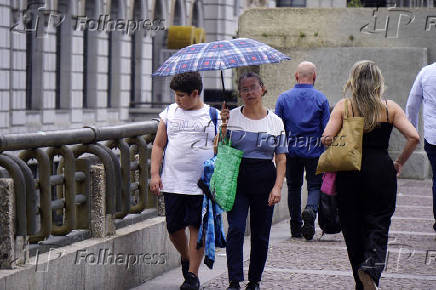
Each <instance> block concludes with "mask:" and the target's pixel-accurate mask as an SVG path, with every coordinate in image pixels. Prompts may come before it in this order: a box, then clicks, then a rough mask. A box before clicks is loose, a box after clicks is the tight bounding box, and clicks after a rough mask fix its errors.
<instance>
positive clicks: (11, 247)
mask: <svg viewBox="0 0 436 290" xmlns="http://www.w3.org/2000/svg"><path fill="white" fill-rule="evenodd" d="M15 220H16V213H15V193H14V181H13V179H9V178H7V179H6V178H2V179H0V269H13V268H14V267H15V266H16V265H19V264H25V263H26V262H27V261H28V259H29V248H28V245H29V239H28V237H27V236H15Z"/></svg>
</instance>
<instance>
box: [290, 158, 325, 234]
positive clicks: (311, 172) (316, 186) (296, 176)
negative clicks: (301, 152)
mask: <svg viewBox="0 0 436 290" xmlns="http://www.w3.org/2000/svg"><path fill="white" fill-rule="evenodd" d="M318 159H319V158H302V157H291V156H289V155H287V156H286V182H287V184H288V207H289V214H290V216H291V230H292V231H293V232H294V231H297V232H298V231H300V228H301V226H302V224H303V221H302V219H301V186H302V185H303V176H304V170H306V180H307V192H308V197H307V205H306V208H308V207H309V208H312V209H313V211H314V212H315V213H316V212H318V203H319V196H320V193H321V183H322V175H321V174H318V175H315V172H316V167H317V166H318Z"/></svg>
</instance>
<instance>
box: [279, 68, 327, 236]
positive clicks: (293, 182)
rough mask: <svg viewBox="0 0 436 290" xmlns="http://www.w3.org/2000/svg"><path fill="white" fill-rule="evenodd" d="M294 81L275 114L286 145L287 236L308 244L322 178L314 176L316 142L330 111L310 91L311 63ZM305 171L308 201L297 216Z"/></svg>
mask: <svg viewBox="0 0 436 290" xmlns="http://www.w3.org/2000/svg"><path fill="white" fill-rule="evenodd" d="M295 80H296V82H297V84H296V85H295V86H294V87H293V88H292V89H290V90H288V91H286V92H284V93H282V94H281V95H280V96H279V98H278V100H277V103H276V111H275V113H276V114H277V116H279V117H280V118H282V120H283V123H284V124H285V131H286V136H287V138H288V141H289V153H288V154H287V155H286V182H287V184H288V207H289V214H290V216H291V220H290V227H291V236H292V237H294V238H300V237H301V236H302V235H303V236H304V238H305V239H306V240H311V239H312V238H313V235H314V234H315V218H316V214H317V212H318V203H319V197H320V192H321V183H322V175H316V174H315V172H316V167H317V166H318V159H319V156H320V155H321V154H322V152H323V151H324V146H322V144H321V141H320V139H321V135H322V133H323V131H324V128H325V126H326V125H327V122H328V120H329V118H330V107H329V102H328V100H327V98H326V97H325V96H324V95H323V93H321V92H320V91H318V90H316V89H315V88H314V87H313V85H314V83H315V80H316V67H315V65H314V64H313V63H311V62H308V61H303V62H302V63H300V64H299V65H298V67H297V71H296V72H295ZM305 170H306V180H307V193H308V197H307V204H306V207H305V209H304V211H303V213H301V186H302V185H303V176H304V171H305ZM303 221H304V225H303Z"/></svg>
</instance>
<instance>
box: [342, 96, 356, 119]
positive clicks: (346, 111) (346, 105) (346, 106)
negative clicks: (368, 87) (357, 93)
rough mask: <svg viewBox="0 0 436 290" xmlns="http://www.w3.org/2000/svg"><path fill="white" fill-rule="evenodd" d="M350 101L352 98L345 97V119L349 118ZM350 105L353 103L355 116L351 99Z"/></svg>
mask: <svg viewBox="0 0 436 290" xmlns="http://www.w3.org/2000/svg"><path fill="white" fill-rule="evenodd" d="M349 101H350V99H348V98H347V99H345V105H344V106H345V108H344V109H345V118H344V119H347V118H348V102H349ZM350 105H351V113H352V114H353V117H354V109H353V102H351V101H350Z"/></svg>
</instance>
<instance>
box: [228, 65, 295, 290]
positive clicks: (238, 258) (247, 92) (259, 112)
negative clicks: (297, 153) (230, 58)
mask: <svg viewBox="0 0 436 290" xmlns="http://www.w3.org/2000/svg"><path fill="white" fill-rule="evenodd" d="M238 90H239V94H240V96H241V98H242V100H243V102H244V105H243V106H240V107H237V108H235V109H233V110H232V111H230V112H229V110H228V109H223V110H222V112H221V118H222V121H223V127H224V128H223V129H224V132H223V133H224V134H227V135H228V136H229V138H230V139H231V141H232V146H233V147H235V148H236V149H239V150H242V151H244V155H243V158H242V161H241V165H240V169H239V176H238V185H237V192H236V197H235V202H234V205H233V208H232V210H231V211H229V212H228V213H227V219H228V223H229V229H228V233H227V248H226V250H227V269H228V275H229V281H230V286H229V288H227V289H230V290H232V289H240V286H239V282H240V281H243V280H244V272H243V255H242V249H243V243H244V232H245V222H246V219H247V215H248V209H249V208H250V227H251V253H250V267H249V271H248V280H249V283H248V284H247V287H246V289H259V282H260V281H261V278H262V272H263V269H264V266H265V262H266V258H267V252H268V242H269V234H270V230H271V223H272V215H273V210H274V205H275V204H276V203H278V202H280V199H281V189H282V184H283V180H284V176H285V170H286V157H285V153H287V146H286V142H285V135H284V125H283V122H282V120H281V119H280V118H279V117H278V116H277V115H275V114H274V113H273V112H272V111H269V110H268V109H267V108H265V107H264V106H263V104H262V96H263V95H265V93H266V88H265V85H264V84H263V82H262V80H261V78H260V77H259V76H258V75H257V74H255V73H253V72H248V73H244V74H243V75H242V76H241V77H240V78H239V82H238ZM227 121H228V122H227ZM226 127H227V132H225V128H226ZM273 157H275V163H276V166H277V168H276V167H275V166H274V164H273V162H272V159H273Z"/></svg>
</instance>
